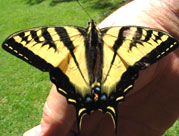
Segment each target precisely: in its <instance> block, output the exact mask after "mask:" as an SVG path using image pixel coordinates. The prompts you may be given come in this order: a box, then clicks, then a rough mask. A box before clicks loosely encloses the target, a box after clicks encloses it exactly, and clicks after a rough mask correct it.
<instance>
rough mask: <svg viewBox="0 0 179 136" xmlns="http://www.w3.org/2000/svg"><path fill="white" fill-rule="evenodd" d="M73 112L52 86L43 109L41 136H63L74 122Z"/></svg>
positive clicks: (70, 106)
mask: <svg viewBox="0 0 179 136" xmlns="http://www.w3.org/2000/svg"><path fill="white" fill-rule="evenodd" d="M75 119H76V118H75V110H74V107H72V105H68V104H67V101H66V98H65V97H64V96H62V95H60V94H59V93H58V92H57V90H56V87H55V86H53V87H52V89H51V92H50V94H49V96H48V98H47V102H46V104H45V106H44V109H43V118H42V121H41V128H42V129H41V135H44V136H46V135H56V136H58V135H60V136H63V135H64V136H65V135H66V134H67V133H68V131H70V128H71V127H72V125H73V123H74V122H75Z"/></svg>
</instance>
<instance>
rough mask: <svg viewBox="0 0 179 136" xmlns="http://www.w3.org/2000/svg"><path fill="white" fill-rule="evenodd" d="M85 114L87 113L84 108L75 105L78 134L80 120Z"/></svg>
mask: <svg viewBox="0 0 179 136" xmlns="http://www.w3.org/2000/svg"><path fill="white" fill-rule="evenodd" d="M86 114H87V110H86V108H77V107H76V116H77V128H78V135H80V132H81V124H82V120H83V117H84V116H85V115H86Z"/></svg>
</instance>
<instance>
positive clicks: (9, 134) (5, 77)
mask: <svg viewBox="0 0 179 136" xmlns="http://www.w3.org/2000/svg"><path fill="white" fill-rule="evenodd" d="M59 1H63V0H45V1H43V0H0V45H1V44H2V42H3V41H4V40H5V38H6V37H7V36H8V35H9V34H12V33H14V32H16V31H19V30H22V29H27V28H31V27H38V26H45V25H76V26H84V27H86V26H87V22H88V21H89V20H90V18H89V17H88V16H86V14H85V13H84V11H83V10H82V9H81V8H80V7H79V5H77V3H76V2H75V1H72V0H64V1H67V2H59ZM86 1H87V0H86ZM86 1H84V0H83V2H82V5H84V7H85V9H86V10H87V11H88V12H89V13H90V15H91V16H92V18H94V19H95V20H96V21H97V22H99V21H100V20H102V19H103V18H104V17H105V16H107V15H108V14H109V13H110V12H111V11H112V10H114V9H115V8H117V7H118V5H119V4H118V0H113V2H106V1H104V0H101V1H99V0H98V1H97V0H90V1H89V2H86ZM123 1H124V0H123ZM116 5H117V6H116ZM50 87H51V83H50V80H49V75H48V73H42V72H41V71H39V70H37V69H36V68H34V67H32V66H30V65H28V64H26V63H25V62H23V61H21V60H19V59H17V58H16V57H14V56H12V55H10V54H9V53H7V52H5V51H3V50H2V48H0V136H19V135H22V134H23V132H25V131H26V130H28V129H30V128H31V127H33V126H35V125H38V124H39V122H40V119H41V115H42V108H43V105H44V102H45V100H46V97H47V96H48V93H49V90H50ZM178 126H179V122H177V123H176V124H175V125H174V126H173V127H172V128H171V129H170V131H167V132H166V134H165V136H176V134H177V133H179V127H178Z"/></svg>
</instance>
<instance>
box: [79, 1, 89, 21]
mask: <svg viewBox="0 0 179 136" xmlns="http://www.w3.org/2000/svg"><path fill="white" fill-rule="evenodd" d="M76 1H77V3H78V5H79V6H80V7H81V8H82V9H83V10H84V11H85V13H86V14H87V15H88V16H89V18H90V19H91V20H92V17H91V16H90V14H89V13H88V12H87V11H86V9H85V8H84V7H83V6H82V5H81V3H80V2H79V1H78V0H76Z"/></svg>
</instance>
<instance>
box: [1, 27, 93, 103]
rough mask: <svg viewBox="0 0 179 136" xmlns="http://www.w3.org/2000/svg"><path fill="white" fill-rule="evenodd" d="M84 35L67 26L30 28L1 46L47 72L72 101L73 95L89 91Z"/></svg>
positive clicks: (82, 31)
mask: <svg viewBox="0 0 179 136" xmlns="http://www.w3.org/2000/svg"><path fill="white" fill-rule="evenodd" d="M85 33H86V30H85V29H83V28H76V27H70V26H64V27H40V28H33V29H29V30H25V31H21V32H18V33H15V34H13V35H11V36H10V37H8V38H7V39H6V41H5V42H4V43H3V45H2V47H3V48H4V49H5V50H7V51H8V52H10V53H12V54H14V55H15V56H17V57H19V58H21V59H23V60H24V61H26V62H28V63H30V64H31V65H33V66H35V67H37V68H39V69H40V70H42V71H48V72H50V75H51V81H52V82H53V83H55V84H56V85H57V88H58V90H59V92H60V93H62V94H63V95H66V96H67V94H68V98H70V99H69V100H70V101H71V102H72V101H73V102H75V101H74V100H73V98H75V96H73V98H71V97H72V95H74V94H72V92H75V91H76V94H78V93H79V94H80V95H81V96H84V91H81V90H90V89H89V86H88V83H89V77H88V74H87V70H86V59H85V48H84V40H85V39H84V34H85ZM55 73H56V74H57V75H56V74H55ZM57 82H60V83H59V84H58V83H57ZM71 84H72V85H71ZM73 86H74V87H75V88H74V87H73Z"/></svg>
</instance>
